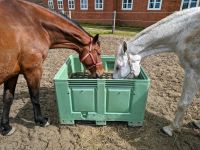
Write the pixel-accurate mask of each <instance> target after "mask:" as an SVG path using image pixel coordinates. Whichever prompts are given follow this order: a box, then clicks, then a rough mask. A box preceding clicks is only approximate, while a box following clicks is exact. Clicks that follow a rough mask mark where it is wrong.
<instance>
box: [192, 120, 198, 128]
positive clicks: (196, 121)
mask: <svg viewBox="0 0 200 150" xmlns="http://www.w3.org/2000/svg"><path fill="white" fill-rule="evenodd" d="M193 124H194V126H195V127H197V128H199V129H200V120H193Z"/></svg>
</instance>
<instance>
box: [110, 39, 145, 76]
mask: <svg viewBox="0 0 200 150" xmlns="http://www.w3.org/2000/svg"><path fill="white" fill-rule="evenodd" d="M140 61H141V56H140V55H136V54H132V53H128V51H127V43H126V42H125V41H124V42H123V44H122V46H120V48H119V51H118V54H117V56H116V60H115V66H114V72H113V78H114V79H122V78H133V77H137V76H138V75H139V74H140Z"/></svg>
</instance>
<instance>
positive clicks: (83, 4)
mask: <svg viewBox="0 0 200 150" xmlns="http://www.w3.org/2000/svg"><path fill="white" fill-rule="evenodd" d="M80 1H81V10H87V9H88V0H80Z"/></svg>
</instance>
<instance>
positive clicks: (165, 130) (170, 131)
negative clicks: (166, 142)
mask: <svg viewBox="0 0 200 150" xmlns="http://www.w3.org/2000/svg"><path fill="white" fill-rule="evenodd" d="M161 131H162V132H163V133H164V134H166V135H169V136H172V135H173V129H172V128H171V127H170V126H165V127H163V128H162V129H161Z"/></svg>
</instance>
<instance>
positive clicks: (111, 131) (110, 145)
mask: <svg viewBox="0 0 200 150" xmlns="http://www.w3.org/2000/svg"><path fill="white" fill-rule="evenodd" d="M124 39H127V38H124V37H116V36H115V37H111V36H103V37H102V40H101V41H102V42H101V43H102V49H103V54H115V53H116V51H115V50H116V49H117V48H118V43H120V42H122V41H123V40H124ZM107 48H109V49H107ZM71 53H74V52H72V51H70V50H63V49H61V50H50V51H49V55H48V58H47V60H46V61H45V63H44V73H43V78H42V83H41V94H40V100H41V105H42V110H43V114H44V115H45V116H48V117H49V118H50V119H51V125H50V126H49V127H46V128H42V127H38V126H35V124H34V122H33V112H32V105H31V102H30V99H29V94H28V90H27V86H26V82H25V80H24V79H23V77H22V76H20V78H19V81H18V85H17V89H16V95H15V100H14V103H13V105H12V110H11V115H10V116H11V119H10V121H11V124H12V125H13V126H15V127H16V129H17V130H16V132H15V133H14V134H13V135H12V136H7V137H3V136H1V135H0V150H12V149H16V150H23V149H24V150H29V149H30V150H35V149H37V150H44V149H47V150H60V149H61V150H68V149H71V150H72V149H76V150H80V149H85V150H86V149H87V150H97V149H99V150H100V149H102V150H105V149H109V150H118V149H119V150H121V149H124V150H125V149H127V150H135V149H137V150H149V149H152V150H161V149H162V150H172V149H178V150H188V149H191V150H198V149H199V150H200V130H199V129H195V128H193V126H192V125H191V124H190V122H191V120H192V119H197V118H199V119H200V111H198V110H199V108H200V99H199V96H198V95H197V96H196V98H195V100H194V101H193V103H192V106H191V107H190V108H189V109H188V111H187V114H186V116H185V120H184V126H183V128H182V131H181V132H176V133H175V134H174V136H173V137H167V136H165V135H164V134H162V133H161V132H160V129H161V128H162V127H163V126H165V125H167V124H168V123H169V122H170V121H171V120H173V118H174V113H175V110H176V105H177V101H178V100H179V98H180V92H181V88H182V81H183V70H182V68H181V67H180V66H179V64H178V58H177V57H176V55H174V54H161V55H156V56H151V57H148V58H146V59H145V60H144V61H143V62H142V65H143V67H144V68H145V69H146V72H147V73H148V74H149V76H150V78H151V87H150V90H149V96H148V103H147V108H146V113H145V122H144V126H143V127H140V128H130V127H127V124H126V123H119V122H115V123H108V125H107V126H102V127H98V126H95V125H94V124H93V123H82V122H79V123H78V124H76V125H74V126H67V125H60V124H59V123H58V117H57V116H58V115H57V108H56V100H55V91H54V87H53V77H54V75H55V74H56V72H57V71H58V69H59V68H60V67H61V65H62V64H63V63H64V61H65V59H66V58H67V57H68V55H69V54H71ZM0 89H1V95H0V99H1V101H0V112H1V111H2V86H0ZM0 114H1V113H0Z"/></svg>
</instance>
